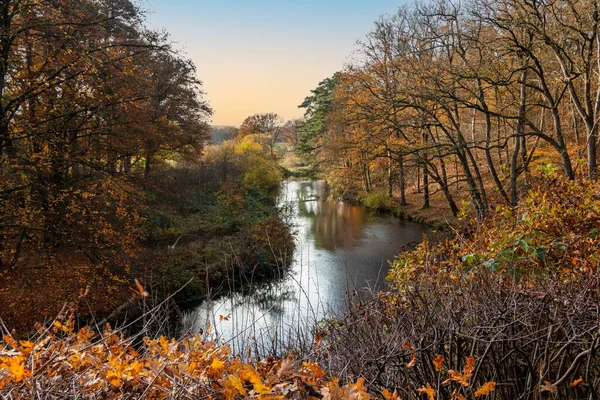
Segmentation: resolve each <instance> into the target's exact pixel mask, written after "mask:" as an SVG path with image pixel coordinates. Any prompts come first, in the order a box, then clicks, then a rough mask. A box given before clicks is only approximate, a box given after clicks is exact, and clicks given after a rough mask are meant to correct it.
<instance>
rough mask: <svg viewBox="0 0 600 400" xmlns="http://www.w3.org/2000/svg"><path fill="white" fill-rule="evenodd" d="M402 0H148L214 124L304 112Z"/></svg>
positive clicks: (155, 23)
mask: <svg viewBox="0 0 600 400" xmlns="http://www.w3.org/2000/svg"><path fill="white" fill-rule="evenodd" d="M403 1H404V0H296V1H291V0H211V1H209V0H144V1H143V2H142V3H141V5H142V7H143V8H144V9H145V10H146V12H147V17H148V25H149V27H150V28H152V29H158V30H165V31H167V32H168V33H169V34H170V37H171V40H172V41H173V42H174V43H175V44H176V47H177V48H178V49H180V50H182V52H183V53H184V54H185V56H186V57H188V58H190V59H191V60H192V61H193V62H194V64H195V65H196V67H197V69H198V77H199V78H200V80H202V82H203V89H204V91H205V93H206V94H205V99H206V100H208V102H209V103H210V105H211V107H212V108H213V111H214V114H213V116H212V124H214V125H235V126H239V125H240V124H241V123H242V121H243V120H244V118H246V117H248V116H250V115H253V114H257V113H264V112H275V113H278V114H279V115H280V116H281V117H282V118H284V119H286V120H287V119H293V118H299V117H301V116H302V114H303V110H302V109H299V108H298V105H299V104H300V103H302V101H303V100H304V98H305V97H306V96H309V95H310V90H311V89H314V88H315V87H316V86H317V85H318V83H319V82H320V81H321V80H323V79H324V78H327V77H329V76H331V75H333V73H334V72H336V71H339V70H341V69H342V68H343V67H344V65H345V64H346V63H347V62H348V61H349V60H350V58H349V57H351V55H352V52H353V50H354V49H355V48H356V46H355V44H356V41H357V40H358V39H360V38H362V37H364V35H365V34H366V33H367V32H369V31H370V30H371V29H372V27H373V22H374V21H375V20H377V19H378V18H379V16H380V15H382V14H392V13H394V12H395V11H396V10H397V8H398V6H400V5H401V4H402V2H403Z"/></svg>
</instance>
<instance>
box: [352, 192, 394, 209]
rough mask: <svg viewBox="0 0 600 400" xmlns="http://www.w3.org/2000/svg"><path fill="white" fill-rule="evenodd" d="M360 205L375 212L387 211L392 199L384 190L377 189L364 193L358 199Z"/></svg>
mask: <svg viewBox="0 0 600 400" xmlns="http://www.w3.org/2000/svg"><path fill="white" fill-rule="evenodd" d="M360 201H361V203H362V204H363V205H364V206H365V207H367V208H369V209H371V210H376V211H383V210H389V209H390V206H391V201H392V199H391V198H390V196H389V195H388V193H387V191H386V190H385V189H378V190H375V191H372V192H369V193H365V194H363V195H362V196H361V198H360Z"/></svg>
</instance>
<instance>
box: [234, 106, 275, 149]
mask: <svg viewBox="0 0 600 400" xmlns="http://www.w3.org/2000/svg"><path fill="white" fill-rule="evenodd" d="M284 126H285V123H284V121H283V119H282V118H281V117H280V116H279V115H277V114H276V113H262V114H254V115H251V116H249V117H247V118H246V119H245V120H244V121H243V122H242V125H240V129H239V132H238V138H240V139H242V138H244V137H246V136H248V135H258V136H260V137H261V140H260V141H261V142H262V143H263V144H264V145H265V146H266V147H267V148H268V149H269V153H270V154H271V155H273V148H274V147H275V143H277V141H278V140H279V139H280V137H281V134H282V132H283V129H284Z"/></svg>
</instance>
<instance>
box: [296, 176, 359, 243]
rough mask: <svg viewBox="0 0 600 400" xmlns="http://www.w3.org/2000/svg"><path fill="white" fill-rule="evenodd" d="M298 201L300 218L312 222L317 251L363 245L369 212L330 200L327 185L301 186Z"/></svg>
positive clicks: (299, 186) (306, 184) (323, 182)
mask: <svg viewBox="0 0 600 400" xmlns="http://www.w3.org/2000/svg"><path fill="white" fill-rule="evenodd" d="M297 186H298V189H297V191H296V197H297V198H298V201H299V206H298V211H299V217H301V218H308V219H310V221H311V226H310V233H311V234H312V236H313V237H314V241H315V247H316V248H317V249H326V250H332V251H333V250H336V249H338V248H353V247H356V246H358V245H360V242H361V239H362V233H363V228H364V226H365V223H366V220H367V210H366V209H365V208H364V207H359V206H355V205H351V204H346V203H343V202H339V201H337V200H335V199H334V198H332V197H329V191H328V188H327V185H326V184H325V181H308V182H299V183H298V185H297Z"/></svg>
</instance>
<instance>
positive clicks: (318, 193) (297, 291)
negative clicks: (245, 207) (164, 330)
mask: <svg viewBox="0 0 600 400" xmlns="http://www.w3.org/2000/svg"><path fill="white" fill-rule="evenodd" d="M279 204H280V206H281V207H282V209H283V210H287V212H286V215H287V218H288V219H289V222H290V223H291V225H292V227H293V230H294V231H295V242H296V249H295V251H294V255H293V259H292V264H291V268H290V269H289V272H288V273H287V274H285V275H283V277H282V279H280V280H279V281H277V282H272V283H270V284H266V285H260V286H258V287H255V288H253V290H252V291H251V292H249V293H247V294H245V295H243V294H240V293H232V294H230V295H227V296H224V297H221V298H218V299H215V300H208V301H205V302H204V303H203V304H201V305H200V306H199V307H197V308H196V309H194V310H193V311H191V312H190V313H188V314H186V317H185V321H184V324H185V325H187V329H190V330H195V331H203V332H205V334H206V327H207V326H208V325H209V324H210V326H211V332H210V335H212V337H213V338H215V337H216V338H217V339H219V340H222V341H225V342H228V343H230V344H231V346H232V348H233V350H234V352H235V353H241V352H245V351H246V349H247V348H248V346H251V347H252V343H254V345H255V346H254V347H256V345H257V343H259V342H261V343H263V344H264V343H267V344H268V347H269V348H268V349H265V348H264V346H263V348H262V349H258V348H257V349H255V350H256V351H257V352H259V351H261V350H262V351H263V352H265V351H267V352H271V351H279V350H281V349H282V348H283V347H285V345H286V338H287V339H289V340H291V339H294V340H296V339H298V337H299V336H301V335H307V334H308V333H310V329H311V327H312V326H314V324H315V323H317V322H318V321H319V320H321V319H323V318H327V317H332V316H335V315H339V314H340V313H343V312H344V311H345V310H346V307H347V300H346V299H347V298H348V293H352V292H354V291H355V290H361V289H363V288H369V289H370V290H371V291H377V290H380V289H382V288H384V286H385V277H386V275H387V272H388V268H389V260H391V259H393V258H394V256H396V255H397V254H398V251H399V250H401V249H403V248H406V247H408V245H409V243H413V242H419V241H421V239H422V236H423V234H424V233H426V228H424V227H423V226H421V225H419V224H415V223H411V222H406V221H400V220H398V219H396V218H393V217H390V216H379V215H371V214H370V213H369V212H368V210H366V209H365V208H364V207H362V206H358V205H354V204H348V203H344V202H341V201H338V200H336V199H334V198H332V197H330V196H329V193H328V188H327V185H326V184H325V182H324V181H289V182H286V183H285V185H284V188H283V190H282V194H281V198H280V201H279ZM281 274H283V271H282V272H281Z"/></svg>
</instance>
